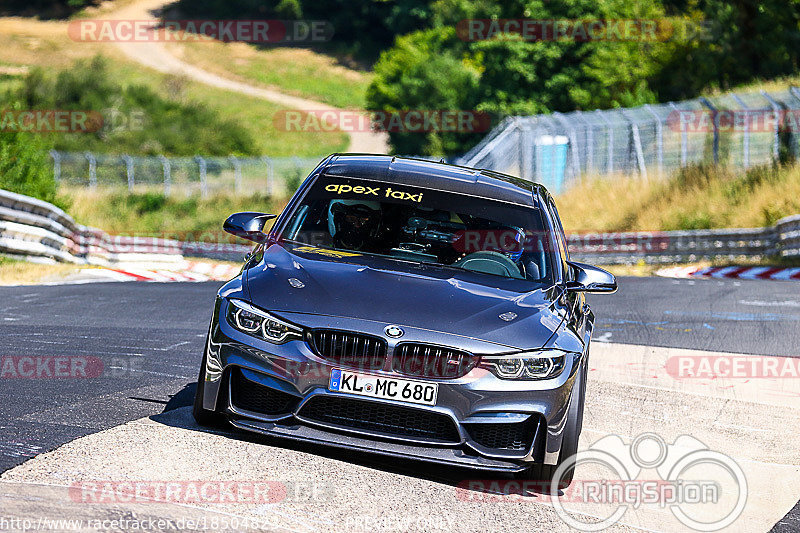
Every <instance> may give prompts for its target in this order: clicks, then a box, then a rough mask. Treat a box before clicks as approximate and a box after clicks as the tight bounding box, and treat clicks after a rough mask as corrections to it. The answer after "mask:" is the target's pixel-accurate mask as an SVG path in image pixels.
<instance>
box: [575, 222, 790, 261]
mask: <svg viewBox="0 0 800 533" xmlns="http://www.w3.org/2000/svg"><path fill="white" fill-rule="evenodd" d="M568 241H569V249H570V256H571V257H572V258H573V259H575V260H577V261H581V260H583V261H586V262H589V263H597V264H606V265H613V264H630V263H636V262H638V261H644V262H646V263H679V262H692V261H697V260H701V259H727V260H730V261H736V260H741V259H760V258H764V257H776V256H777V257H787V258H790V257H800V215H793V216H790V217H786V218H783V219H781V220H779V221H778V222H777V223H776V224H775V226H772V227H766V228H745V229H713V230H692V231H639V232H628V233H587V234H581V235H570V236H569V238H568Z"/></svg>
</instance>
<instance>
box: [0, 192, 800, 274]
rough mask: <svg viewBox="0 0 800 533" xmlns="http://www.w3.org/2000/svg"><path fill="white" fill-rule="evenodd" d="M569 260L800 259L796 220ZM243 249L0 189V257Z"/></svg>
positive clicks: (591, 251)
mask: <svg viewBox="0 0 800 533" xmlns="http://www.w3.org/2000/svg"><path fill="white" fill-rule="evenodd" d="M568 240H569V248H570V254H571V257H572V258H573V259H576V260H579V261H580V260H583V261H586V262H589V263H597V264H607V265H608V264H630V263H636V262H638V261H645V262H647V263H675V262H692V261H697V260H700V259H720V258H724V259H729V260H731V261H735V260H737V259H742V258H748V259H758V258H763V257H775V256H778V257H787V258H790V257H791V258H794V257H800V215H794V216H790V217H786V218H783V219H781V220H779V221H778V222H777V223H776V224H775V226H772V227H767V228H751V229H717V230H694V231H663V232H629V233H597V234H583V235H570V236H569V238H568ZM250 249H251V246H249V245H246V244H236V243H205V242H180V241H176V240H169V239H158V238H153V237H130V236H117V237H114V236H110V235H108V234H107V233H105V232H103V231H101V230H98V229H94V228H89V227H86V226H82V225H79V224H76V223H75V221H74V220H73V219H72V218H71V217H70V216H69V215H68V214H66V213H65V212H64V211H63V210H61V209H59V208H58V207H56V206H54V205H52V204H49V203H47V202H43V201H42V200H37V199H36V198H31V197H29V196H24V195H21V194H16V193H12V192H8V191H4V190H0V252H3V253H8V254H12V255H21V256H26V257H37V258H46V259H50V260H56V261H62V262H70V263H82V264H96V265H108V264H113V263H115V262H121V261H128V262H130V261H150V262H169V261H177V260H182V258H183V256H184V255H186V256H193V257H209V258H215V259H228V260H237V261H238V260H241V258H242V256H243V255H244V254H245V253H246V252H247V251H249V250H250Z"/></svg>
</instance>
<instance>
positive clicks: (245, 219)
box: [222, 211, 278, 243]
mask: <svg viewBox="0 0 800 533" xmlns="http://www.w3.org/2000/svg"><path fill="white" fill-rule="evenodd" d="M277 216H278V215H269V214H267V213H255V212H250V211H247V212H244V213H234V214H232V215H231V216H229V217H228V220H226V221H225V224H223V226H222V229H224V230H225V231H227V232H228V233H230V234H231V235H236V236H237V237H241V238H242V239H247V240H248V241H253V242H257V243H263V242H266V241H267V234H266V233H264V225H265V224H266V223H267V221H268V220H272V219H273V218H276V217H277Z"/></svg>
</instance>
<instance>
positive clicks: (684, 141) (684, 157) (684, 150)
mask: <svg viewBox="0 0 800 533" xmlns="http://www.w3.org/2000/svg"><path fill="white" fill-rule="evenodd" d="M669 106H670V107H671V108H672V110H673V111H674V112H675V113H676V114H677V115H678V123H679V124H680V125H681V167H685V166H686V164H687V163H688V160H689V135H688V134H687V133H686V124H684V122H683V117H681V110H680V109H678V106H676V105H675V102H670V103H669Z"/></svg>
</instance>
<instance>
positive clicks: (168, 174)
mask: <svg viewBox="0 0 800 533" xmlns="http://www.w3.org/2000/svg"><path fill="white" fill-rule="evenodd" d="M158 159H160V160H161V168H163V169H164V196H169V194H170V191H171V190H172V166H171V165H170V162H169V159H167V158H166V157H164V156H163V155H160V156H158Z"/></svg>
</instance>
